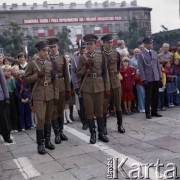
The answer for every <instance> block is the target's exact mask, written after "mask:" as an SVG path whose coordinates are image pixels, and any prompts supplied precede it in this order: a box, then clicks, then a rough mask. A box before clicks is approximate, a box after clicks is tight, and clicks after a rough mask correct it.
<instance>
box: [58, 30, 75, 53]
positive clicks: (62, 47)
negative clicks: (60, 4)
mask: <svg viewBox="0 0 180 180" xmlns="http://www.w3.org/2000/svg"><path fill="white" fill-rule="evenodd" d="M70 32H71V30H70V29H68V28H66V27H63V29H62V32H58V34H57V35H56V37H57V39H58V40H59V43H58V45H59V53H60V54H63V55H64V53H65V52H70V51H71V50H70V46H71V45H72V42H71V40H70V39H69V37H70V36H69V33H70Z"/></svg>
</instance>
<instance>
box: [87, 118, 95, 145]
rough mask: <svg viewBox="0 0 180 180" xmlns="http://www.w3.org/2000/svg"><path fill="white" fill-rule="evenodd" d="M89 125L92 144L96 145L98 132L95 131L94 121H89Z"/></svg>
mask: <svg viewBox="0 0 180 180" xmlns="http://www.w3.org/2000/svg"><path fill="white" fill-rule="evenodd" d="M88 123H89V132H90V133H91V137H90V143H91V144H95V143H96V130H95V124H94V119H88Z"/></svg>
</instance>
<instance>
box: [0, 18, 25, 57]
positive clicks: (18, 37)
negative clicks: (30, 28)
mask: <svg viewBox="0 0 180 180" xmlns="http://www.w3.org/2000/svg"><path fill="white" fill-rule="evenodd" d="M20 29H21V28H20V26H19V25H18V24H17V23H15V22H11V23H10V25H9V28H8V29H7V30H5V31H4V32H3V34H2V35H0V47H1V48H4V51H5V53H6V54H9V55H11V56H16V55H17V54H18V53H19V52H21V51H22V50H23V46H22V43H23V41H22V33H21V31H20Z"/></svg>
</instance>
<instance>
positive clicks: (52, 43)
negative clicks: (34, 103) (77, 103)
mask: <svg viewBox="0 0 180 180" xmlns="http://www.w3.org/2000/svg"><path fill="white" fill-rule="evenodd" d="M48 41H49V47H50V53H49V59H50V61H51V62H52V64H53V71H52V74H53V79H55V77H57V78H58V91H59V100H58V101H55V102H54V111H53V118H52V119H53V120H52V126H53V129H54V133H55V143H56V144H60V143H61V140H62V141H66V140H68V138H67V136H66V135H65V134H64V133H63V126H64V114H63V112H64V106H65V97H66V98H68V96H69V95H70V91H71V88H70V79H69V75H68V69H67V65H66V61H65V59H64V57H63V56H62V55H60V54H59V51H58V49H59V47H58V39H56V38H50V39H48Z"/></svg>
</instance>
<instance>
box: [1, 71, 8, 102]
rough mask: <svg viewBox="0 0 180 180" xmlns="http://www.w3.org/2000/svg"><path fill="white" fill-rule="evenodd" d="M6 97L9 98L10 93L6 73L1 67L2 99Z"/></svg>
mask: <svg viewBox="0 0 180 180" xmlns="http://www.w3.org/2000/svg"><path fill="white" fill-rule="evenodd" d="M5 98H9V93H8V88H7V84H6V80H5V77H4V74H3V72H2V70H1V68H0V101H3V100H4V99H5Z"/></svg>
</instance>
